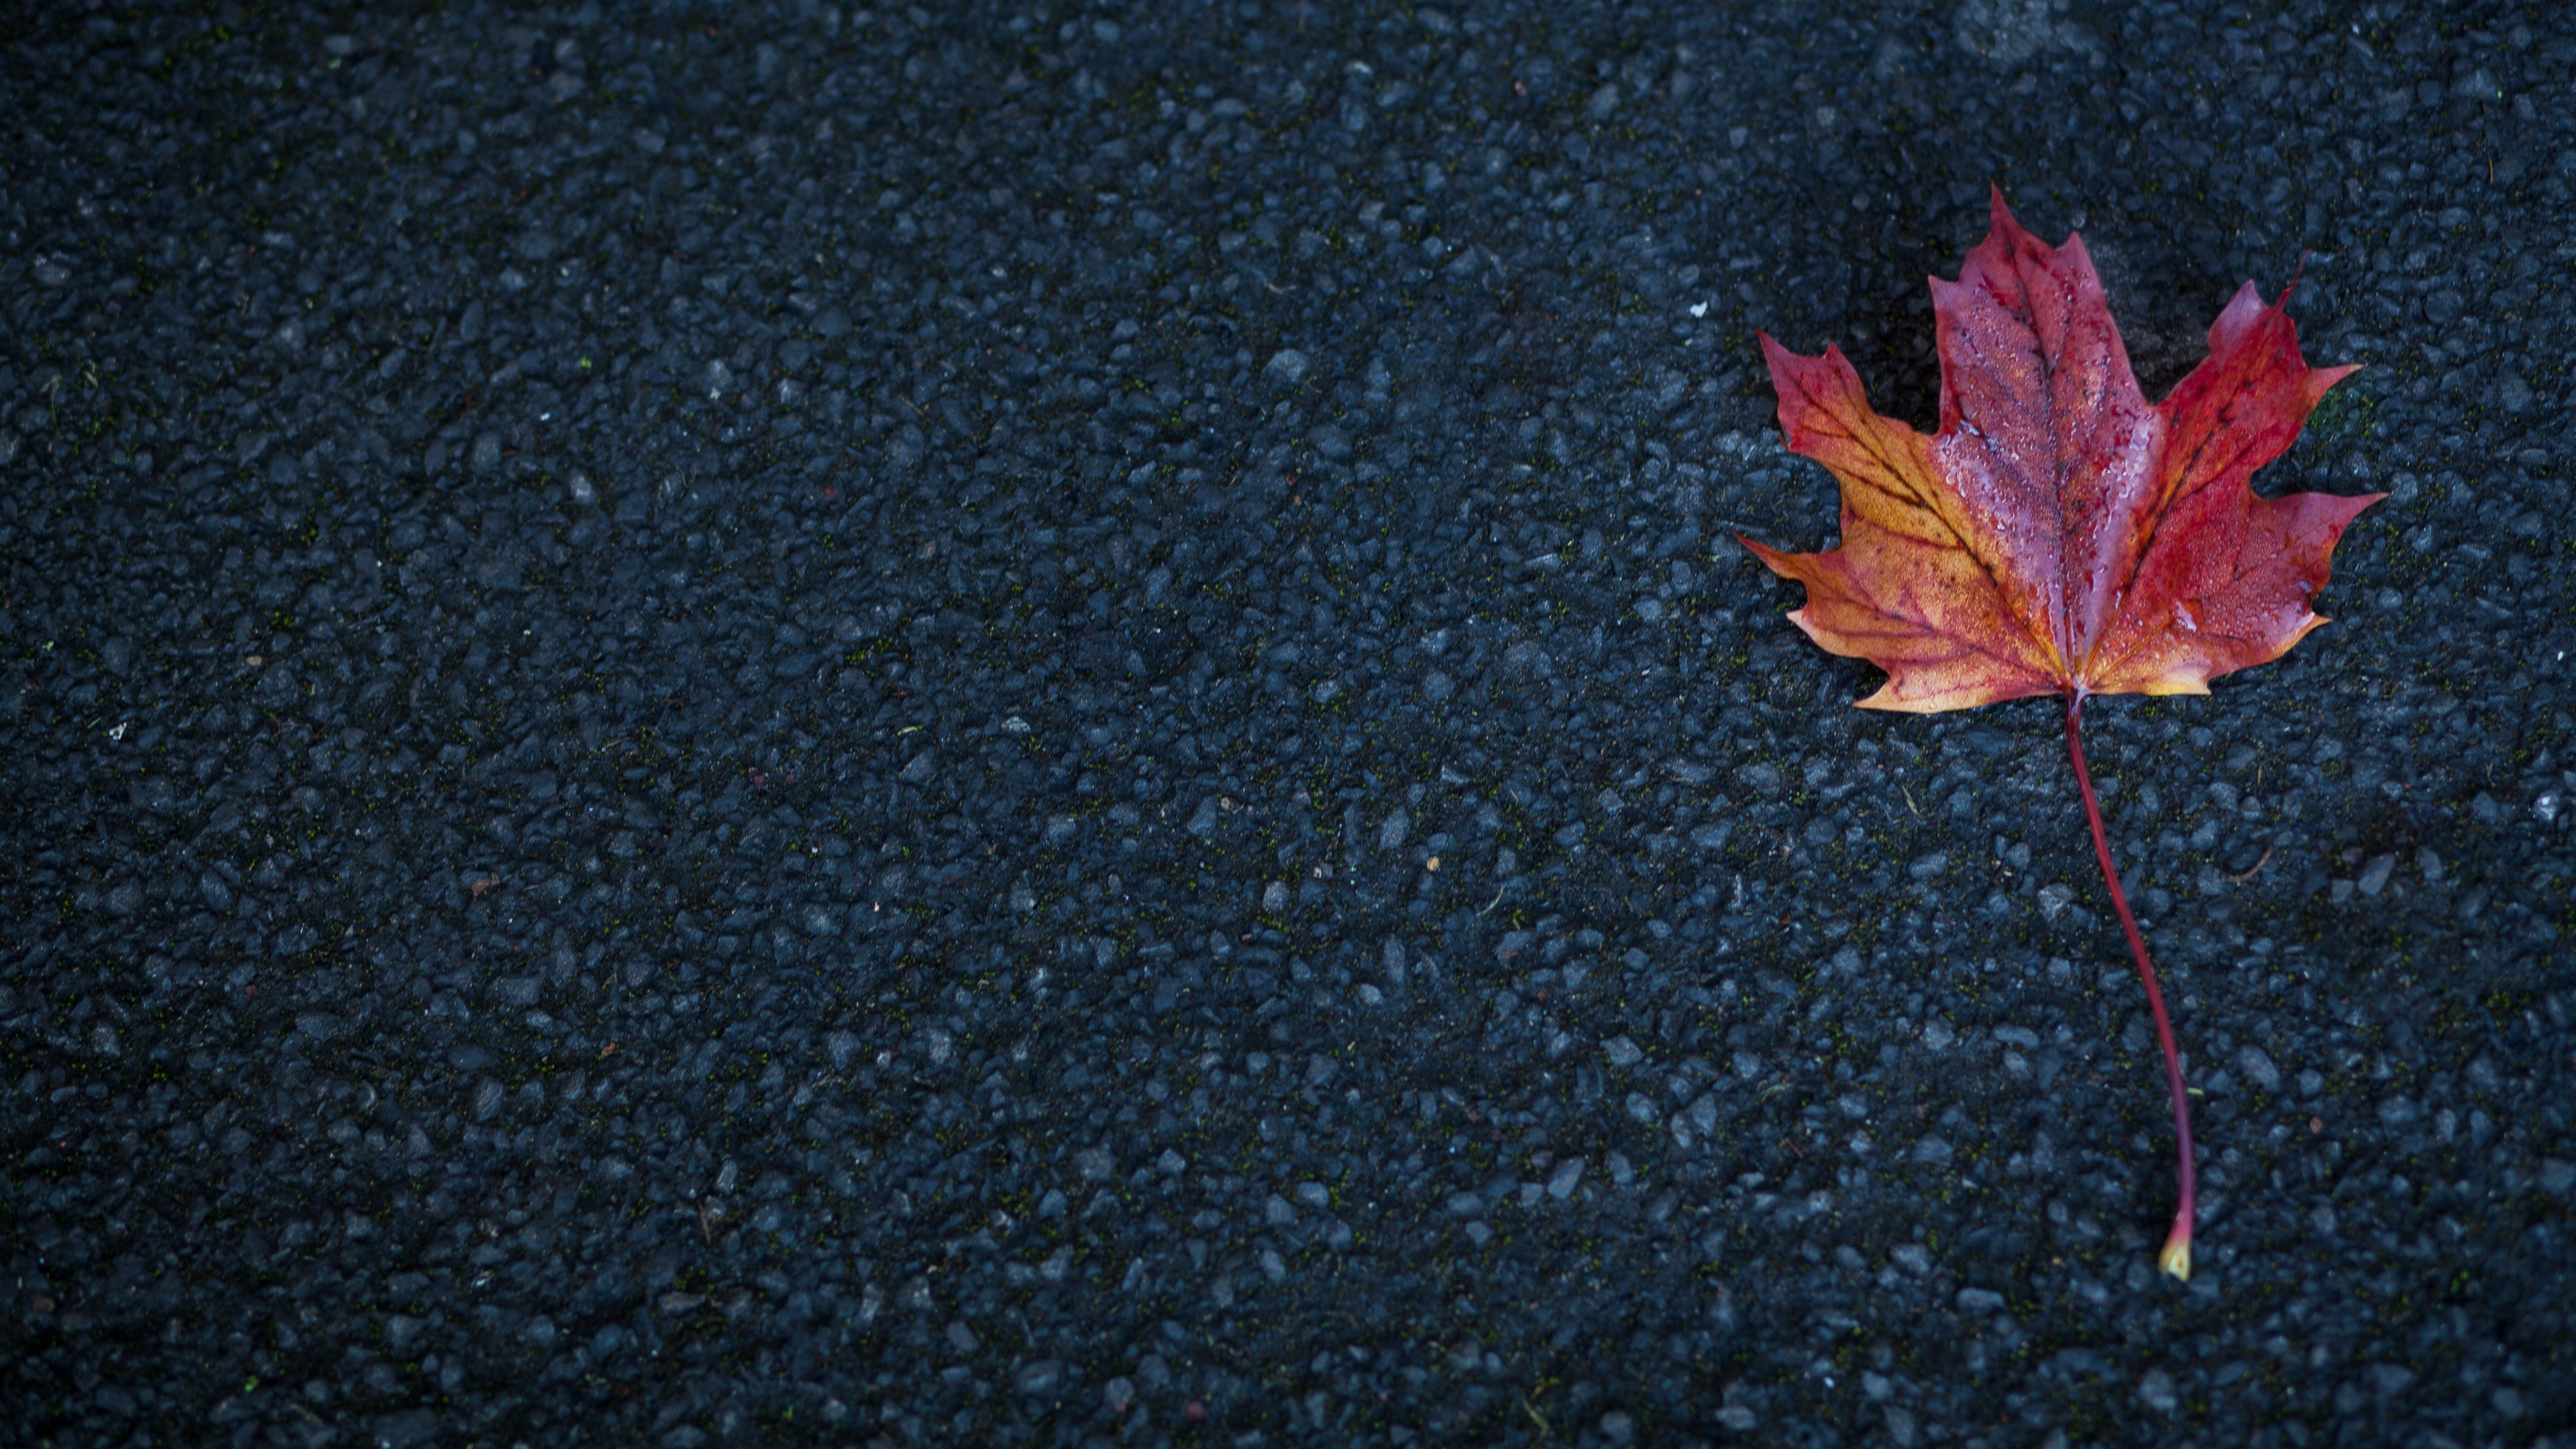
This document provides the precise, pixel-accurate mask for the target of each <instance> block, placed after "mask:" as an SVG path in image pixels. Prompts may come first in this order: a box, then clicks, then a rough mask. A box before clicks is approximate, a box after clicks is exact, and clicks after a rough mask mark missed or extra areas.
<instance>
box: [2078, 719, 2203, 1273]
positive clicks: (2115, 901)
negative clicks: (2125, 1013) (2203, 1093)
mask: <svg viewBox="0 0 2576 1449" xmlns="http://www.w3.org/2000/svg"><path fill="white" fill-rule="evenodd" d="M2083 718H2084V695H2083V694H2082V692H2081V691H2077V690H2069V691H2067V694H2066V757H2067V759H2069V760H2071V761H2073V762H2074V765H2075V786H2076V788H2077V789H2078V790H2081V791H2082V792H2083V793H2084V818H2085V820H2086V821H2087V822H2089V823H2090V824H2091V825H2092V827H2093V854H2094V857H2095V858H2096V859H2098V860H2099V861H2100V862H2101V863H2102V884H2104V885H2105V886H2108V887H2110V890H2111V907H2112V909H2113V910H2116V911H2118V912H2119V913H2120V929H2121V930H2122V931H2124V932H2126V933H2128V937H2129V956H2130V959H2132V960H2134V961H2135V962H2136V963H2137V966H2138V980H2139V981H2141V982H2143V983H2145V985H2146V988H2147V1009H2148V1010H2149V1011H2151V1012H2153V1013H2154V1014H2155V1018H2156V1040H2157V1041H2158V1042H2159V1043H2161V1044H2162V1045H2163V1047H2164V1049H2165V1083H2166V1085H2168V1086H2169V1087H2171V1088H2172V1089H2173V1118H2174V1137H2175V1140H2176V1143H2177V1147H2178V1151H2179V1157H2178V1162H2179V1168H2178V1172H2177V1176H2178V1177H2179V1179H2180V1182H2181V1191H2180V1194H2179V1199H2180V1200H2179V1201H2178V1202H2177V1203H2176V1205H2175V1207H2174V1222H2173V1231H2172V1233H2170V1234H2168V1235H2167V1236H2166V1238H2165V1247H2164V1251H2163V1252H2162V1253H2160V1254H2158V1255H2157V1258H2156V1263H2157V1266H2159V1267H2161V1268H2163V1269H2164V1270H2165V1271H2166V1272H2168V1273H2171V1274H2172V1275H2173V1276H2174V1277H2176V1278H2180V1279H2187V1278H2189V1277H2191V1220H2192V1202H2193V1192H2192V1188H2193V1179H2192V1166H2191V1099H2190V1098H2189V1097H2188V1096H2186V1095H2185V1094H2184V1092H2183V1085H2182V1056H2181V1054H2180V1053H2178V1052H2177V1051H2175V1050H2174V1034H2173V1022H2172V1020H2171V1019H2170V1018H2169V1017H2167V1016H2166V1015H2165V994H2164V992H2163V991H2162V990H2160V989H2159V988H2158V987H2157V985H2156V968H2155V965H2154V963H2152V962H2150V961H2148V960H2147V943H2146V941H2145V939H2144V938H2142V937H2140V936H2139V935H2138V921H2137V918H2136V917H2135V916H2132V915H2130V914H2129V896H2128V893H2127V892H2126V891H2123V890H2121V889H2120V872H2119V871H2118V869H2116V868H2115V867H2113V865H2112V864H2111V839H2110V837H2109V836H2108V835H2106V834H2104V833H2103V830H2102V806H2101V803H2100V802H2099V801H2097V800H2096V799H2094V797H2093V774H2092V772H2091V771H2090V770H2087V769H2085V768H2084V731H2083Z"/></svg>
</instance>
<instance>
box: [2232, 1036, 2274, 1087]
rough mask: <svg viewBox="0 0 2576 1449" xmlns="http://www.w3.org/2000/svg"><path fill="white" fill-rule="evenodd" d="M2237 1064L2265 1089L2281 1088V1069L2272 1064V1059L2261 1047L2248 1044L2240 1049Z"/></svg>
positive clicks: (2256, 1083)
mask: <svg viewBox="0 0 2576 1449" xmlns="http://www.w3.org/2000/svg"><path fill="white" fill-rule="evenodd" d="M2236 1066H2237V1069H2238V1070H2240V1071H2242V1072H2244V1073H2245V1075H2246V1076H2247V1077H2249V1078H2251V1079H2252V1080H2253V1082H2254V1085H2256V1086H2258V1087H2261V1088H2262V1089H2263V1090H2264V1091H2266V1092H2277V1091H2279V1090H2281V1069H2280V1068H2279V1067H2277V1066H2274V1065H2273V1064H2272V1059H2271V1058H2270V1057H2269V1056H2266V1055H2265V1054H2264V1052H2263V1049H2262V1048H2261V1047H2258V1046H2247V1047H2245V1048H2243V1049H2241V1050H2239V1051H2238V1052H2237V1053H2236Z"/></svg>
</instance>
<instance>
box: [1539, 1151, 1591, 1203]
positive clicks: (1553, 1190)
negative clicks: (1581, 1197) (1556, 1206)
mask: <svg viewBox="0 0 2576 1449" xmlns="http://www.w3.org/2000/svg"><path fill="white" fill-rule="evenodd" d="M1582 1182H1583V1159H1582V1158H1580V1157H1569V1158H1567V1159H1565V1160H1564V1161H1563V1162H1560V1163H1558V1164H1557V1165H1556V1170H1555V1171H1553V1172H1550V1173H1549V1174H1548V1175H1547V1195H1548V1196H1549V1197H1552V1198H1555V1199H1556V1200H1557V1201H1558V1202H1563V1201H1565V1200H1566V1199H1567V1198H1569V1197H1572V1196H1574V1189H1575V1188H1576V1187H1578V1186H1580V1185H1581V1184H1582Z"/></svg>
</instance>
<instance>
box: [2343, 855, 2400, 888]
mask: <svg viewBox="0 0 2576 1449" xmlns="http://www.w3.org/2000/svg"><path fill="white" fill-rule="evenodd" d="M2396 869H2397V857H2396V856H2393V855H2374V856H2372V857H2371V858H2370V864H2368V865H2366V866H2363V867H2362V868H2361V877H2360V879H2358V880H2356V881H2354V882H2353V888H2354V889H2356V890H2358V891H2360V892H2361V893H2362V894H2363V895H2366V896H2375V895H2377V894H2379V893H2380V892H2381V891H2383V890H2386V889H2387V888H2388V877H2389V876H2390V875H2391V874H2392V873H2394V872H2395V871H2396Z"/></svg>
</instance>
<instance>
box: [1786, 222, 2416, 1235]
mask: <svg viewBox="0 0 2576 1449" xmlns="http://www.w3.org/2000/svg"><path fill="white" fill-rule="evenodd" d="M2287 301H2288V297H2287V294H2286V293H2285V294H2284V295H2283V299H2282V302H2281V303H2274V304H2272V305H2270V306H2266V305H2264V302H2263V298H2262V296H2261V294H2259V293H2258V292H2257V291H2256V290H2255V288H2254V284H2253V283H2251V282H2248V283H2246V284H2245V285H2244V287H2243V288H2241V289H2240V290H2239V291H2238V292H2237V293H2236V296H2235V299H2234V300H2233V301H2231V302H2229V303H2228V304H2227V309H2226V310H2225V311H2223V312H2221V313H2219V314H2218V320H2217V321H2216V322H2214V323H2212V324H2211V326H2210V329H2209V357H2208V358H2207V359H2206V360H2205V361H2203V362H2202V363H2201V364H2200V366H2198V367H2197V368H2194V369H2193V370H2192V373H2191V375H2190V376H2188V377H2186V378H2184V379H2183V380H2182V382H2181V384H2180V385H2179V386H2177V387H2175V389H2174V390H2173V392H2172V394H2171V395H2170V396H2168V397H2167V398H2166V399H2165V400H2164V401H2163V402H2162V403H2159V404H2157V405H2156V406H2154V407H2149V406H2148V405H2147V401H2146V398H2145V396H2144V395H2143V394H2141V393H2140V392H2139V390H2138V382H2137V378H2136V377H2135V376H2133V375H2132V374H2131V373H2130V371H2129V358H2128V353H2127V350H2126V349H2125V348H2123V347H2122V346H2121V343H2120V333H2119V329H2118V328H2117V327H2116V326H2114V325H2113V324H2112V321H2111V311H2110V308H2109V306H2108V304H2106V303H2105V302H2104V300H2103V297H2102V283H2101V279H2100V278H2098V277H2097V276H2095V275H2094V272H2093V263H2092V261H2091V259H2090V258H2088V257H2087V256H2086V255H2085V254H2084V242H2083V239H2082V238H2081V237H2076V236H2069V237H2068V238H2067V240H2066V245H2064V246H2063V247H2051V246H2048V245H2047V244H2045V243H2043V242H2041V241H2040V240H2039V239H2038V238H2037V237H2034V236H2032V235H2031V234H2030V233H2028V232H2026V231H2023V230H2022V229H2021V227H2020V226H2019V225H2017V224H2016V223H2015V222H2014V221H2013V218H2012V213H2011V212H2009V211H2007V210H2006V209H2005V208H2004V200H2003V195H2002V193H2001V192H2000V191H1998V192H1996V193H1995V196H1994V225H1993V230H1992V231H1991V232H1990V233H1989V234H1988V235H1987V237H1986V240H1985V242H1984V243H1983V244H1982V245H1980V246H1979V247H1978V248H1977V249H1976V250H1974V251H1972V252H1970V253H1969V254H1968V259H1967V263H1966V265H1965V266H1963V267H1962V268H1961V269H1960V272H1959V280H1957V281H1956V282H1944V281H1941V280H1939V279H1938V278H1935V279H1934V280H1933V282H1932V303H1933V315H1934V320H1935V323H1936V325H1937V327H1938V329H1939V336H1938V341H1939V347H1940V354H1941V426H1940V430H1939V431H1938V432H1935V433H1933V434H1931V435H1930V436H1926V435H1924V434H1922V433H1918V432H1916V431H1915V430H1914V429H1913V428H1911V427H1908V426H1907V425H1906V424H1904V423H1902V422H1899V421H1896V420H1894V419H1891V418H1883V417H1880V416H1879V415H1878V414H1877V413H1875V412H1872V411H1871V410H1870V408H1869V404H1868V401H1867V400H1866V398H1865V397H1864V396H1863V394H1862V391H1861V385H1860V378H1859V375H1858V374H1856V373H1854V372H1853V371H1852V367H1851V364H1850V363H1849V362H1847V361H1845V360H1844V358H1843V355H1842V353H1841V352H1840V351H1839V350H1837V349H1835V348H1833V347H1827V348H1826V349H1825V355H1824V356H1822V357H1820V358H1810V357H1799V356H1797V355H1795V354H1794V353H1791V352H1789V351H1787V350H1785V349H1783V348H1782V347H1781V346H1780V345H1779V344H1778V343H1776V342H1774V341H1772V340H1771V338H1770V337H1769V336H1767V335H1765V336H1764V337H1763V338H1762V350H1763V355H1764V356H1765V357H1766V358H1767V359H1768V360H1769V362H1770V364H1771V380H1772V383H1773V385H1774V386H1776V387H1777V388H1778V389H1779V393H1780V425H1781V427H1782V428H1783V429H1785V430H1786V431H1787V433H1788V436H1789V447H1790V448H1791V449H1792V450H1793V451H1795V452H1799V453H1803V454H1805V455H1806V456H1808V457H1810V458H1813V459H1815V460H1816V461H1817V462H1820V463H1822V464H1824V465H1825V467H1826V468H1827V469H1829V470H1831V471H1832V473H1833V475H1834V477H1835V478H1836V479H1837V480H1839V481H1840V482H1841V484H1842V499H1843V506H1842V533H1843V537H1842V545H1841V546H1840V547H1839V548H1835V549H1831V550H1829V551H1826V552H1823V553H1801V554H1791V553H1781V552H1779V551H1778V550H1775V549H1770V548H1766V547H1764V546H1763V545H1761V544H1759V543H1755V542H1753V541H1752V540H1751V539H1746V540H1744V544H1745V547H1747V548H1749V549H1751V550H1752V551H1753V552H1754V554H1755V556H1756V557H1758V558H1760V559H1761V560H1762V561H1763V562H1764V563H1765V564H1768V565H1769V566H1770V567H1771V569H1772V571H1773V572H1775V573H1778V574H1780V575H1781V576H1782V577H1784V578H1791V579H1795V580H1797V581H1798V582H1800V583H1803V584H1805V585H1806V586H1807V605H1806V607H1805V608H1803V609H1799V610H1797V611H1796V612H1795V613H1792V614H1791V615H1790V616H1789V617H1790V619H1791V620H1793V621H1794V622H1796V624H1797V625H1798V627H1799V628H1801V629H1804V630H1805V631H1806V632H1807V634H1808V636H1809V637H1810V638H1813V639H1814V640H1815V641H1816V642H1817V643H1818V644H1820V645H1822V646H1824V647H1825V648H1826V649H1828V650H1831V651H1832V652H1834V653H1836V654H1844V655H1851V656H1855V657H1858V658H1862V659H1867V660H1869V661H1870V662H1871V663H1873V664H1876V665H1878V666H1880V667H1881V668H1883V669H1885V670H1886V671H1887V674H1888V678H1887V683H1886V685H1885V686H1884V687H1882V688H1881V689H1880V690H1879V691H1878V692H1877V693H1876V694H1873V695H1871V696H1870V697H1869V698H1867V699H1864V700H1862V701H1860V703H1861V705H1862V706H1863V707H1864V708H1870V709H1892V710H1909V711H1916V712H1930V711H1936V710H1951V709H1966V708H1969V707H1971V706H1975V705H1980V704H1992V703H1994V702H1996V701H1998V700H2006V699H2016V698H2020V697H2021V696H2024V695H2033V694H2058V695H2062V696H2064V697H2065V700H2066V746H2067V754H2068V757H2069V758H2070V760H2071V761H2072V762H2073V764H2074V767H2075V776H2076V782H2077V784H2078V786H2079V787H2080V789H2081V790H2082V793H2083V796H2084V808H2085V812H2086V815H2087V817H2088V818H2089V819H2090V820H2091V822H2092V827H2093V844H2094V849H2095V852H2096V855H2097V857H2098V859H2099V861H2100V863H2101V867H2102V876H2103V880H2104V882H2105V884H2106V885H2108V887H2109V889H2110V893H2111V900H2112V904H2113V905H2114V906H2115V907H2117V909H2118V911H2119V916H2120V924H2121V926H2122V927H2123V928H2124V930H2125V931H2126V932H2127V934H2128V940H2129V947H2130V952H2131V954H2132V956H2133V957H2134V958H2135V960H2136V963H2137V967H2138V974H2139V977H2140V979H2141V980H2142V981H2144V983H2145V985H2146V990H2147V999H2148V1003H2149V1005H2150V1006H2151V1007H2152V1008H2153V1010H2154V1013H2155V1018H2156V1030H2157V1034H2158V1036H2159V1038H2160V1040H2161V1041H2162V1044H2163V1046H2164V1055H2165V1069H2166V1077H2167V1080H2168V1083H2169V1085H2170V1086H2171V1088H2172V1092H2173V1108H2174V1126H2175V1135H2176V1138H2177V1140H2178V1143H2179V1146H2180V1153H2181V1169H2180V1174H2179V1175H2180V1179H2181V1182H2180V1191H2179V1194H2178V1196H2179V1198H2180V1202H2179V1205H2178V1207H2177V1210H2176V1212H2175V1215H2174V1227H2173V1233H2172V1235H2171V1236H2170V1237H2169V1238H2168V1239H2167V1240H2166V1244H2165V1250H2164V1254H2163V1259H2162V1261H2163V1265H2164V1267H2165V1270H2166V1271H2167V1272H2170V1273H2172V1274H2173V1275H2174V1276H2176V1277H2178V1278H2179V1277H2188V1276H2189V1275H2190V1272H2191V1220H2192V1200H2193V1183H2192V1156H2191V1118H2190V1112H2189V1109H2188V1105H2187V1101H2186V1098H2185V1096H2184V1092H2183V1085H2182V1069H2181V1065H2180V1062H2179V1059H2178V1056H2177V1054H2176V1052H2175V1049H2174V1039H2173V1028H2172V1025H2171V1023H2170V1022H2169V1021H2168V1020H2167V1018H2166V1015H2165V1008H2164V998H2163V993H2162V992H2161V991H2159V990H2158V989H2157V985H2156V976H2155V968H2154V967H2153V966H2152V965H2151V964H2150V963H2149V961H2148V959H2147V950H2146V945H2145V942H2144V941H2143V940H2142V939H2141V938H2140V937H2139V935H2138V928H2137V923H2136V921H2135V920H2134V919H2133V918H2132V917H2131V915H2130V912H2129V903H2128V898H2127V896H2126V894H2125V893H2124V892H2123V891H2122V890H2121V889H2120V879H2119V874H2118V872H2117V871H2116V870H2114V869H2113V867H2112V864H2111V851H2110V845H2109V842H2108V840H2107V839H2106V837H2105V836H2104V834H2103V829H2102V815H2101V808H2100V806H2099V805H2098V804H2097V803H2096V801H2095V799H2094V795H2093V782H2092V777H2091V775H2090V773H2089V772H2088V771H2087V770H2086V769H2085V765H2084V747H2083V740H2082V735H2081V732H2080V728H2079V725H2080V720H2081V716H2082V712H2083V707H2084V700H2085V699H2086V697H2087V696H2090V695H2096V694H2206V693H2208V692H2209V681H2210V680H2211V679H2213V678H2215V677H2216V676H2218V675H2221V674H2225V673H2228V672H2229V671H2231V670H2236V669H2242V668H2245V667H2246V666H2248V665H2252V664H2261V663H2264V662H2265V661H2267V660H2272V659H2277V658H2279V657H2280V656H2281V655H2282V654H2283V653H2284V652H2285V651H2287V650H2288V649H2289V647H2290V646H2291V645H2293V644H2295V643H2297V642H2298V641H2299V640H2300V638H2301V637H2303V636H2304V635H2306V634H2307V632H2308V631H2309V630H2311V629H2313V628H2315V627H2316V626H2317V625H2319V624H2322V623H2324V622H2325V620H2323V619H2321V618H2319V617H2318V616H2317V614H2316V613H2315V611H2314V610H2313V609H2311V608H2310V607H2309V601H2310V600H2311V599H2312V598H2313V597H2314V596H2315V594H2316V591H2317V590H2318V589H2320V588H2322V587H2324V585H2325V582H2326V571H2327V565H2328V560H2329V559H2330V557H2331V556H2332V554H2333V553H2334V546H2335V542H2336V540H2338V539H2339V538H2341V537H2342V536H2343V530H2344V527H2345V525H2346V524H2348V523H2350V522H2351V521H2352V518H2353V515H2355V514H2357V513H2359V512H2361V510H2363V509H2364V508H2367V507H2369V506H2370V505H2371V504H2372V503H2373V502H2374V501H2376V500H2377V498H2378V495H2376V494H2371V495H2367V496H2363V497H2357V498H2340V497H2334V496H2331V495H2328V494H2323V493H2297V494H2292V495H2290V496H2288V497H2286V498H2278V499H2266V498H2259V497H2256V496H2255V494H2254V491H2253V488H2252V486H2251V482H2250V480H2251V479H2252V477H2253V474H2254V470H2256V469H2257V468H2260V467H2262V466H2263V465H2264V464H2265V463H2268V462H2270V461H2272V460H2273V459H2274V458H2277V457H2279V456H2280V455H2281V454H2282V452H2283V451H2285V450H2286V449H2288V447H2289V446H2290V443H2291V441H2292V440H2293V439H2295V438H2296V437H2297V436H2298V434H2299V427H2300V425H2301V424H2302V423H2304V422H2305V421H2306V420H2307V416H2308V413H2309V411H2310V409H2312V408H2314V407H2315V406H2316V404H2317V400H2318V399H2319V398H2321V397H2323V396H2325V392H2326V389H2328V388H2330V387H2332V386H2334V385H2335V383H2336V382H2338V381H2340V380H2341V379H2342V378H2343V377H2344V376H2345V375H2347V374H2349V373H2350V372H2352V371H2353V369H2351V368H2349V367H2331V368H2312V367H2309V366H2308V365H2307V364H2306V363H2305V362H2304V361H2302V360H2301V359H2300V356H2299V342H2298V329H2297V328H2296V327H2295V326H2293V325H2292V324H2291V321H2290V318H2289V314H2288V313H2287V312H2286V311H2285V310H2284V304H2285V303H2286V302H2287Z"/></svg>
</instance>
